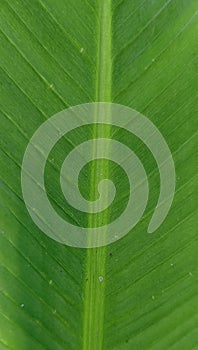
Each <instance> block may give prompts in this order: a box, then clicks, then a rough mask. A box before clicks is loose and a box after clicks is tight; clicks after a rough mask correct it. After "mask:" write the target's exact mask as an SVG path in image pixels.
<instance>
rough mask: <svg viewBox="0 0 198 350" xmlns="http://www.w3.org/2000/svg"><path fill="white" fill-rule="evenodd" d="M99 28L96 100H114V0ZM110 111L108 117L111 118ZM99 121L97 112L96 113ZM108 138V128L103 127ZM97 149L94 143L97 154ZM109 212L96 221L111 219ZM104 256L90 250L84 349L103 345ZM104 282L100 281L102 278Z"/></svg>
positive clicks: (104, 1) (104, 3)
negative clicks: (112, 95) (112, 85)
mask: <svg viewBox="0 0 198 350" xmlns="http://www.w3.org/2000/svg"><path fill="white" fill-rule="evenodd" d="M99 18H100V22H99V30H98V52H97V59H98V60H97V75H96V95H95V96H96V97H95V98H96V101H100V102H110V101H111V84H112V60H111V37H112V33H111V0H100V1H99ZM110 117H111V114H110V113H109V115H108V116H107V118H108V120H109V118H110ZM95 121H97V113H96V116H95ZM102 133H103V137H104V134H105V136H106V137H108V133H109V131H107V130H105V126H104V127H103V130H102ZM98 136H100V135H99V133H98V130H97V129H96V128H95V129H94V134H93V138H95V137H98ZM96 151H97V150H96V148H95V147H94V146H93V152H94V154H95V152H96ZM101 170H103V171H104V170H105V177H106V178H108V173H109V169H104V166H103V164H100V166H97V165H96V166H95V167H93V168H92V174H91V184H90V186H91V188H90V194H91V196H93V195H94V191H95V190H94V181H95V174H96V172H98V171H101ZM108 215H109V214H108V212H106V213H105V216H103V217H102V218H100V219H99V220H97V224H98V225H99V226H100V220H103V222H104V221H105V222H108ZM88 226H89V227H92V226H93V218H92V216H90V217H89V221H88ZM105 258H106V248H105V247H101V248H95V249H88V250H87V262H86V263H87V265H86V276H85V278H86V279H85V299H84V300H85V301H84V324H83V326H84V328H83V350H101V349H102V348H103V324H104V298H105V283H106V277H105ZM100 276H102V277H103V281H102V282H100V281H99V277H100Z"/></svg>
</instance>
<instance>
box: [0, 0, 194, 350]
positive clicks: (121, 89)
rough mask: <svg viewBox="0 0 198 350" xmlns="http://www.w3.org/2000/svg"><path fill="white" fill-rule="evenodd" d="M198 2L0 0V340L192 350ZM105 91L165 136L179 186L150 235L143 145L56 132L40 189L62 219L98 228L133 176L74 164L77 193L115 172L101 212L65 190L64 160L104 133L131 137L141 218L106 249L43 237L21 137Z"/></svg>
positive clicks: (19, 345) (154, 192)
mask: <svg viewBox="0 0 198 350" xmlns="http://www.w3.org/2000/svg"><path fill="white" fill-rule="evenodd" d="M197 14H198V3H197V1H196V0H168V1H165V0H150V1H145V0H33V1H30V0H29V1H27V0H20V1H19V0H1V2H0V123H1V125H0V161H1V175H0V204H1V211H0V222H1V223H0V240H1V242H0V244H1V249H0V262H1V264H0V280H1V282H0V315H1V316H0V349H1V350H6V349H12V350H35V349H36V350H63V349H64V350H78V349H83V350H102V349H105V350H107V349H108V350H133V349H134V350H167V349H168V350H181V349H182V350H191V349H194V350H195V349H198V333H197V323H198V306H197V305H198V273H197V272H198V270H197V249H198V243H197V232H196V231H197V225H196V221H195V220H196V205H195V204H196V203H195V185H196V183H197V178H196V162H195V155H196V153H195V147H196V136H197V134H196V126H197V111H198V100H197V86H198V74H197V72H198V56H197V55H198V41H197V33H198V17H197ZM94 101H110V102H114V103H119V104H123V105H126V106H129V107H131V108H133V109H135V110H138V111H139V112H141V113H143V114H144V115H145V116H147V117H148V118H149V119H150V120H151V121H152V122H153V123H154V124H155V125H156V126H157V128H158V129H159V130H160V131H161V133H162V134H163V136H164V138H165V139H166V141H167V143H168V145H169V147H170V150H171V152H172V155H173V159H174V162H175V167H176V179H177V181H176V193H175V198H174V202H173V205H172V208H171V210H170V212H169V214H168V216H167V218H166V220H165V221H164V223H163V224H162V225H161V227H160V228H159V229H158V230H157V231H156V232H155V233H153V234H148V233H147V227H148V223H149V221H150V218H151V216H152V213H153V211H154V208H155V205H156V202H157V198H158V194H159V186H160V183H159V173H158V170H157V168H156V164H155V161H154V159H153V157H152V155H151V154H150V153H149V151H148V149H147V148H146V147H145V145H144V144H142V143H141V142H140V140H138V139H137V138H135V136H133V135H132V136H129V135H128V133H125V132H124V131H123V130H117V129H116V128H115V127H111V128H109V127H107V126H106V127H104V128H103V129H102V130H99V128H97V127H93V126H90V127H82V128H81V130H80V131H79V130H76V131H74V132H73V133H71V135H69V136H67V137H65V138H64V139H61V140H60V142H59V143H58V144H57V148H56V149H55V148H54V149H53V150H52V152H51V154H50V157H49V159H48V162H47V165H46V174H45V177H46V178H45V181H46V188H47V191H48V195H49V198H50V200H51V202H52V204H53V206H54V208H55V209H56V210H57V212H59V214H60V215H62V216H63V217H64V219H65V220H68V221H70V222H73V223H76V224H77V225H82V226H83V225H84V226H86V225H87V226H90V227H91V226H95V225H96V226H97V224H98V225H99V224H101V223H102V222H109V221H111V220H114V218H115V217H116V216H117V215H120V213H121V212H122V211H123V210H124V206H125V204H126V201H127V198H128V197H127V196H128V191H129V186H128V181H127V178H126V176H125V174H124V173H123V170H122V169H121V168H119V167H116V166H115V164H114V163H113V162H110V161H109V162H108V161H104V162H91V163H90V164H88V165H87V166H86V167H85V168H84V169H83V171H82V173H81V174H80V179H79V180H80V190H81V193H82V194H83V196H85V197H86V196H87V198H88V199H94V198H95V196H96V195H97V189H96V186H95V183H94V181H93V174H97V175H96V176H97V181H99V180H100V177H101V174H102V176H104V177H105V176H107V177H110V178H112V180H113V181H114V183H115V184H116V189H117V197H116V200H115V202H114V203H113V204H112V206H111V207H110V208H109V209H108V210H107V211H106V212H105V213H103V214H102V217H101V216H100V215H95V214H94V215H92V216H89V215H88V216H87V215H83V214H82V213H79V212H78V211H75V210H74V209H73V208H72V207H70V206H69V205H67V204H66V203H65V201H64V198H63V197H61V194H60V188H59V184H58V173H59V170H60V165H61V160H63V159H64V157H65V155H66V154H67V153H68V152H69V151H70V150H71V149H72V147H74V146H75V145H76V144H79V143H80V142H82V141H83V140H87V139H89V138H90V137H94V136H97V134H100V135H101V133H102V135H104V136H105V137H106V136H108V137H111V138H115V139H116V140H119V141H120V142H123V143H125V144H127V145H128V146H129V147H130V148H131V149H133V151H134V152H135V153H136V154H137V155H138V157H139V158H140V159H141V161H142V163H143V164H144V166H145V170H146V172H147V176H148V179H149V187H150V194H149V203H148V206H147V208H146V211H145V213H144V216H143V217H142V219H141V221H140V222H139V223H138V224H137V226H136V227H135V228H134V229H133V230H132V231H131V232H129V233H128V235H126V236H125V237H124V238H122V239H121V240H119V241H117V242H115V243H113V244H111V245H109V246H106V247H101V248H97V249H96V248H94V249H79V248H73V247H68V246H64V245H61V244H59V243H57V242H55V241H53V240H52V239H50V238H48V237H47V236H46V235H45V234H44V233H43V232H41V231H40V230H39V228H38V227H37V226H36V225H35V224H34V223H33V221H32V220H31V218H30V216H29V214H28V212H27V209H26V207H25V204H24V202H23V198H22V191H21V164H22V159H23V155H24V152H25V149H26V147H27V144H28V142H29V139H30V138H31V136H32V135H33V134H34V132H35V131H36V130H37V128H38V127H39V126H40V125H41V124H42V123H43V122H44V121H45V120H46V119H48V118H50V117H51V116H52V115H53V114H55V113H57V112H59V111H60V110H63V109H66V108H68V107H69V106H74V105H77V104H82V103H86V102H94Z"/></svg>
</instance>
